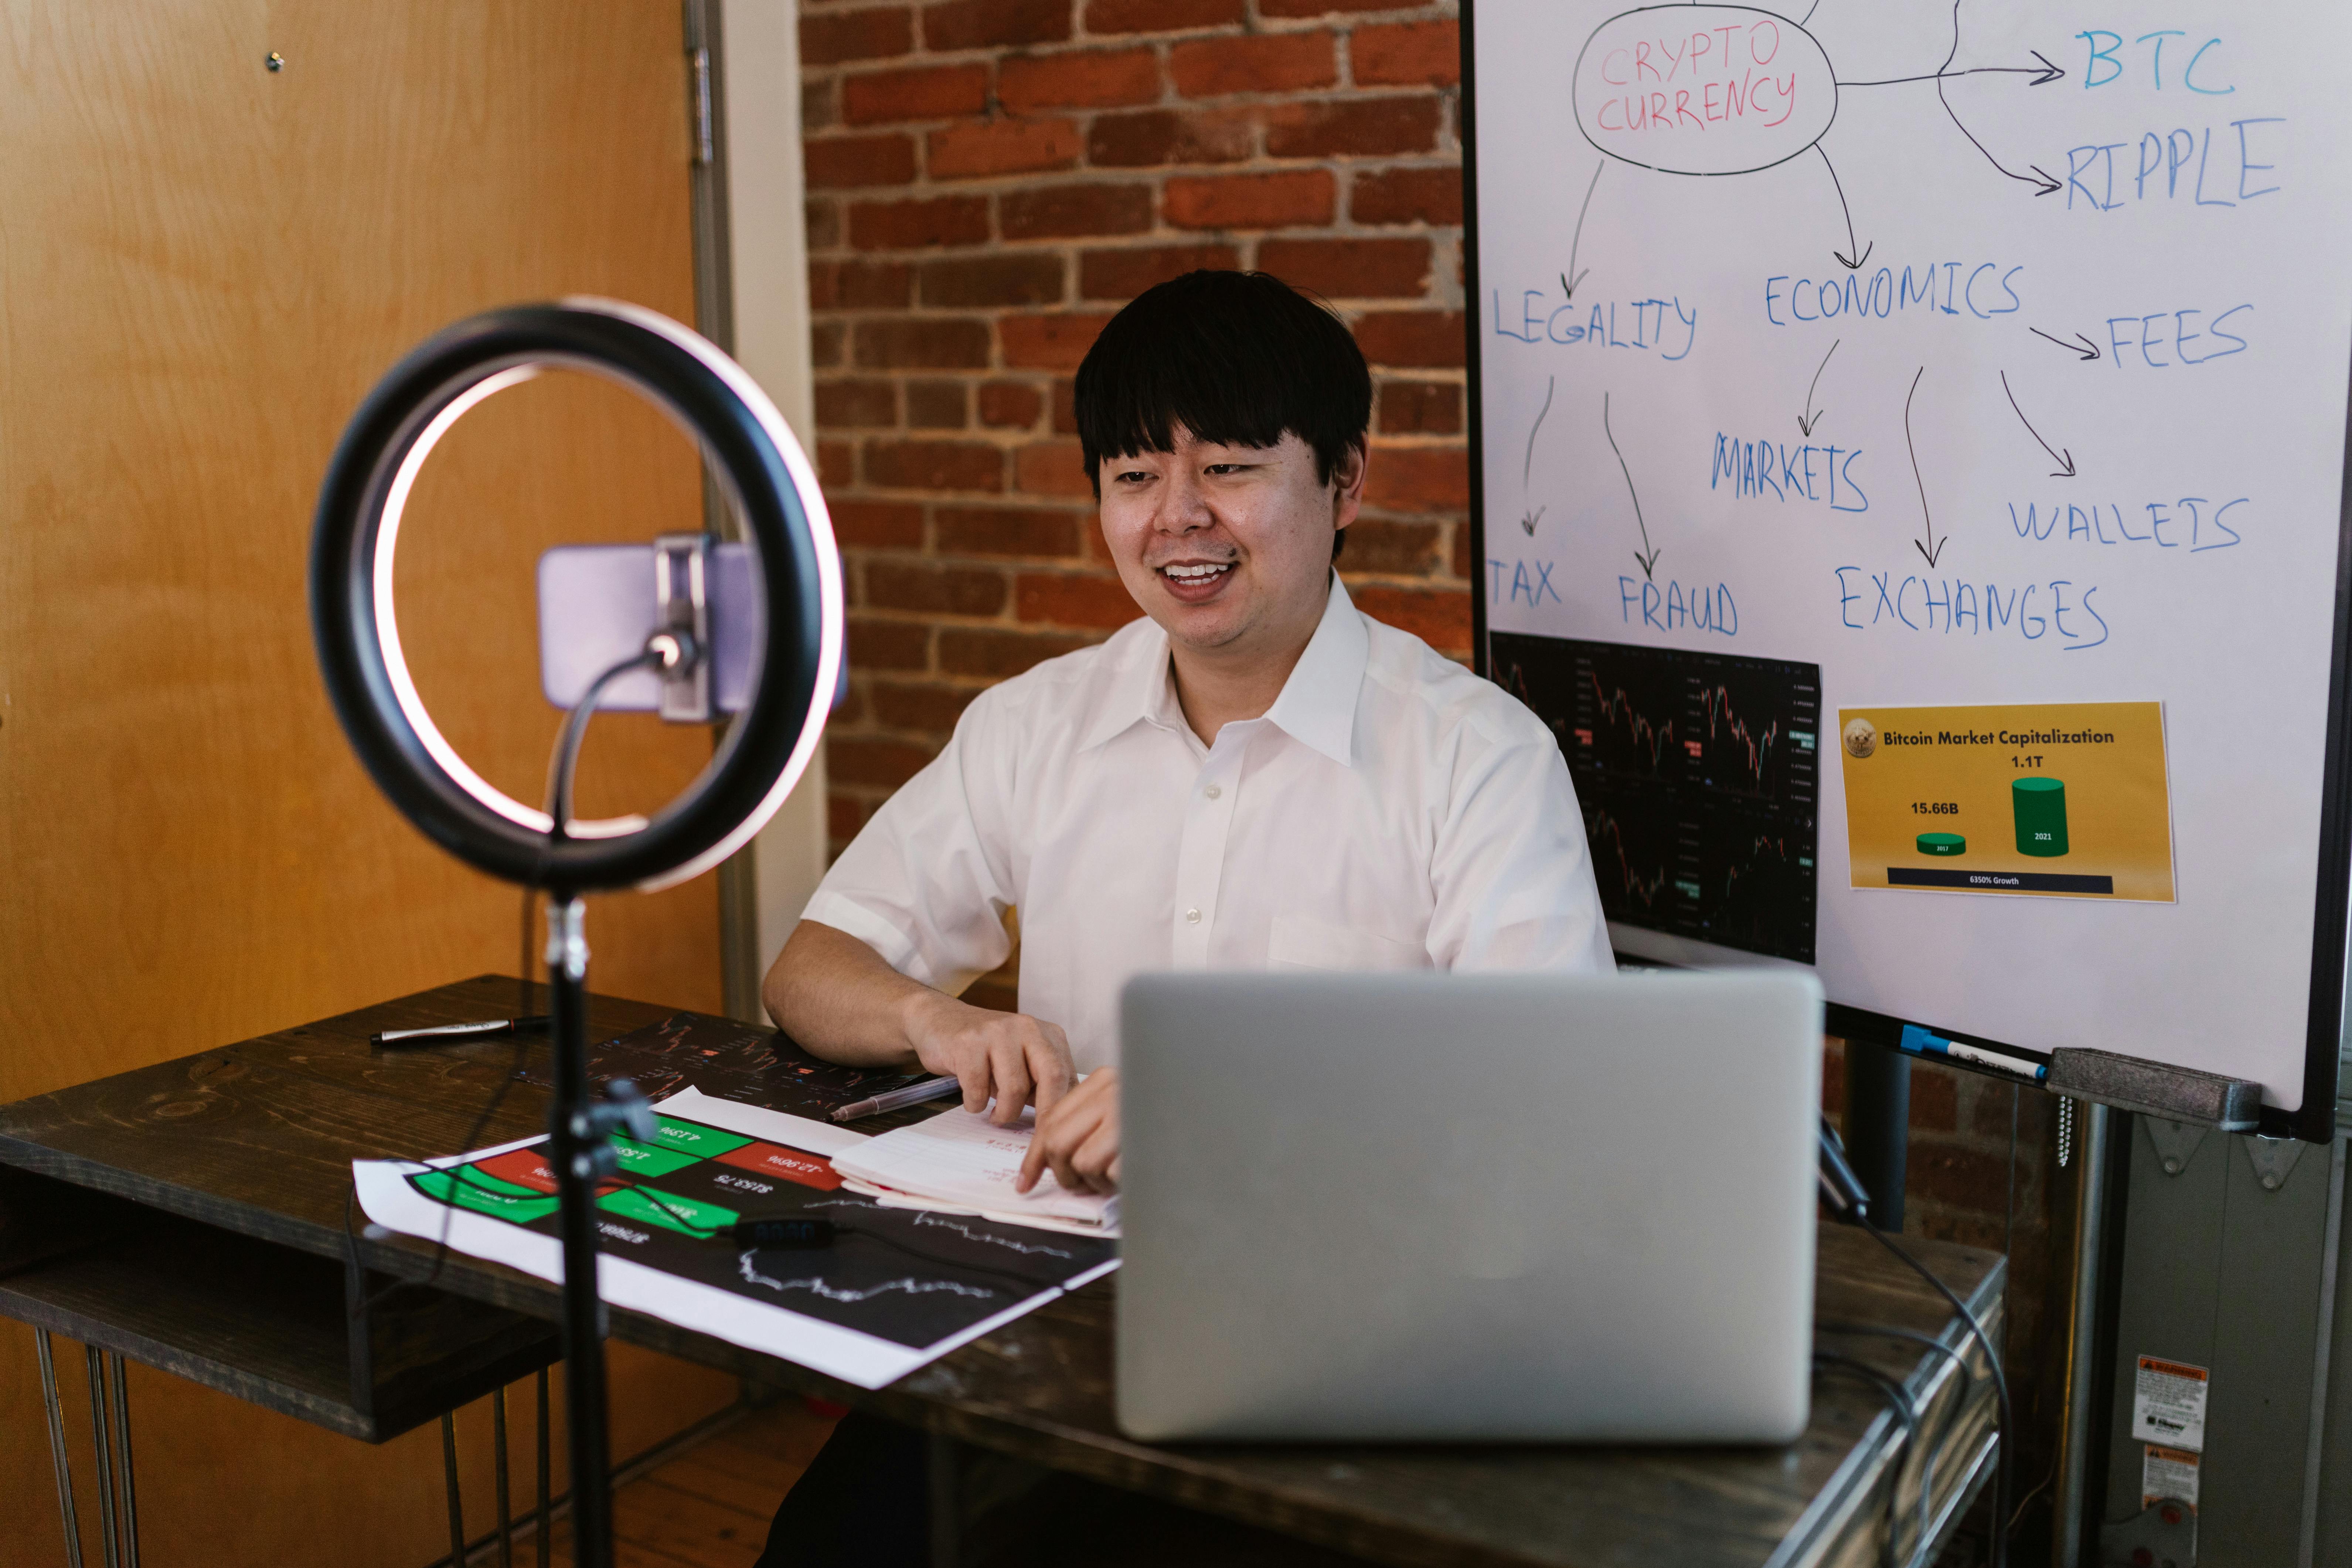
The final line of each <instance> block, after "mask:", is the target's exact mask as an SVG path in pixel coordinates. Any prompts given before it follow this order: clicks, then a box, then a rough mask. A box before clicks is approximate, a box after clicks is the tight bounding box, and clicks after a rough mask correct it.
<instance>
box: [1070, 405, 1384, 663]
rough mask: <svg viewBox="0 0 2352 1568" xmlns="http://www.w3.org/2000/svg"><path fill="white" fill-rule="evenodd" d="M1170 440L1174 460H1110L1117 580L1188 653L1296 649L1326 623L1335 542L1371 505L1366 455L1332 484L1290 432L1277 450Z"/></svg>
mask: <svg viewBox="0 0 2352 1568" xmlns="http://www.w3.org/2000/svg"><path fill="white" fill-rule="evenodd" d="M1172 434H1173V438H1174V442H1175V448H1176V449H1175V450H1174V451H1172V452H1145V453H1141V454H1139V455H1138V456H1135V457H1131V458H1118V457H1109V458H1104V459H1103V460H1102V468H1101V475H1100V477H1101V480H1102V529H1103V540H1104V542H1106V543H1107V544H1108V546H1109V547H1110V553H1111V560H1112V561H1113V562H1114V563H1117V564H1118V574H1119V579H1120V581H1122V582H1124V583H1125V584H1127V591H1128V592H1129V594H1131V595H1134V596H1135V602H1136V603H1137V604H1139V605H1142V606H1143V611H1144V613H1145V614H1146V615H1148V616H1150V617H1151V618H1152V619H1153V620H1155V621H1157V622H1159V623H1160V628H1161V629H1162V630H1164V631H1165V632H1167V634H1168V636H1169V639H1170V640H1171V642H1174V643H1175V644H1177V645H1178V646H1179V647H1183V648H1186V649H1189V650H1191V651H1192V652H1194V653H1198V654H1203V655H1211V656H1222V657H1225V658H1249V657H1252V656H1254V655H1255V654H1258V653H1261V652H1263V653H1265V654H1269V655H1272V654H1277V653H1281V652H1284V651H1290V652H1295V651H1296V648H1297V646H1298V645H1299V644H1300V643H1301V642H1303V639H1304V638H1305V637H1309V636H1312V635H1313V632H1314V627H1315V625H1316V623H1317V622H1318V620H1320V618H1321V617H1322V614H1323V605H1324V602H1325V600H1326V598H1327V597H1328V584H1329V582H1330V572H1331V542H1332V537H1333V535H1334V533H1335V532H1336V531H1338V530H1339V529H1342V528H1345V527H1347V526H1348V525H1349V523H1351V522H1353V521H1355V520H1356V513H1357V510H1358V509H1359V508H1360V505H1361V504H1362V500H1363V478H1364V474H1363V469H1364V465H1363V458H1362V456H1361V454H1360V453H1357V452H1350V453H1349V456H1348V458H1347V460H1346V461H1345V462H1344V463H1343V464H1342V465H1341V466H1340V468H1339V471H1338V472H1337V473H1335V474H1334V475H1333V476H1332V478H1331V479H1330V480H1328V481H1325V480H1323V479H1318V478H1317V476H1316V472H1315V449H1314V448H1313V447H1309V446H1308V445H1307V443H1306V442H1305V441H1303V440H1301V439H1299V437H1297V436H1296V435H1292V434H1289V433H1287V432H1286V433H1285V434H1284V436H1283V437H1282V439H1281V441H1280V442H1279V443H1278V444H1276V445H1275V446H1272V447H1221V446H1213V445H1209V444H1207V443H1204V442H1202V441H1198V440H1195V439H1194V438H1193V437H1192V432H1191V431H1189V430H1186V429H1184V428H1183V427H1182V426H1178V427H1177V428H1176V429H1175V430H1174V432H1173V433H1172ZM1301 626H1304V628H1305V629H1304V630H1303V631H1302V630H1300V627H1301Z"/></svg>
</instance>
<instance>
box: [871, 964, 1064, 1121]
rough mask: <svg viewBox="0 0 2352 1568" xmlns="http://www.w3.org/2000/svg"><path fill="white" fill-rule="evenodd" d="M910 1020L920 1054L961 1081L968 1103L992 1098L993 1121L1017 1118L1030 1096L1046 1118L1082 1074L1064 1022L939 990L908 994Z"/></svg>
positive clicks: (976, 1106)
mask: <svg viewBox="0 0 2352 1568" xmlns="http://www.w3.org/2000/svg"><path fill="white" fill-rule="evenodd" d="M906 1024H907V1038H908V1042H909V1043H911V1044H912V1045H913V1046H914V1047H915V1056H916V1059H918V1060H919V1061H920V1062H921V1063H922V1064H923V1066H924V1068H927V1069H928V1070H929V1071H931V1072H935V1073H938V1074H940V1075H941V1076H942V1077H952V1078H953V1079H955V1080H956V1081H957V1082H959V1083H961V1085H963V1108H964V1109H965V1110H973V1111H977V1110H982V1109H984V1108H985V1107H986V1106H987V1104H988V1102H989V1101H990V1100H995V1101H996V1110H994V1111H993V1112H992V1114H991V1117H990V1120H992V1121H994V1122H996V1123H997V1125H999V1126H1009V1125H1010V1124H1012V1123H1013V1122H1014V1121H1019V1120H1020V1119H1021V1111H1022V1108H1023V1107H1024V1106H1026V1105H1030V1104H1032V1103H1034V1105H1035V1106H1036V1107H1037V1114H1038V1115H1039V1116H1040V1117H1043V1116H1044V1115H1045V1112H1046V1111H1048V1110H1052V1109H1053V1108H1054V1102H1055V1100H1059V1099H1061V1098H1062V1096H1063V1095H1065V1094H1067V1093H1068V1092H1069V1090H1070V1086H1071V1084H1073V1083H1075V1082H1076V1080H1077V1073H1076V1069H1075V1068H1073V1067H1072V1066H1071V1063H1070V1039H1069V1037H1068V1036H1067V1035H1066V1034H1064V1033H1063V1032H1062V1026H1060V1025H1059V1024H1048V1023H1045V1022H1044V1021H1043V1020H1041V1019H1037V1018H1032V1017H1030V1016H1028V1015H1026V1014H1024V1013H999V1012H995V1011H992V1009H990V1008H986V1007H975V1006H973V1005H971V1004H970V1003H968V1002H959V1001H957V1000H956V999H955V998H954V997H952V996H945V995H941V994H940V993H938V992H936V991H932V992H928V993H926V994H921V995H917V996H913V997H910V998H909V999H908V1012H907V1020H906Z"/></svg>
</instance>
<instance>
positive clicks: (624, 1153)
mask: <svg viewBox="0 0 2352 1568" xmlns="http://www.w3.org/2000/svg"><path fill="white" fill-rule="evenodd" d="M613 1152H614V1153H615V1154H617V1155H618V1156H620V1160H621V1169H622V1170H624V1171H626V1172H627V1173H629V1174H630V1175H632V1176H667V1175H668V1174H669V1173H671V1172H672V1171H675V1170H677V1168H678V1167H679V1166H680V1165H691V1164H693V1163H694V1158H695V1157H694V1156H693V1155H691V1154H681V1153H679V1152H677V1151H676V1150H674V1149H656V1148H655V1147H654V1146H653V1145H652V1144H650V1143H640V1142H637V1141H636V1140H635V1139H634V1138H624V1137H622V1136H620V1135H619V1134H618V1133H615V1134H614V1137H613Z"/></svg>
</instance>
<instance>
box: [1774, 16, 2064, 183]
mask: <svg viewBox="0 0 2352 1568" xmlns="http://www.w3.org/2000/svg"><path fill="white" fill-rule="evenodd" d="M1959 54H1960V0H1952V52H1951V53H1950V54H1948V55H1946V56H1945V57H1944V63H1943V66H1942V67H1941V68H1939V69H1938V70H1937V72H1936V101H1937V102H1938V103H1940V104H1942V105H1943V106H1944V112H1945V113H1946V114H1948V115H1950V116H1951V117H1952V123H1953V124H1955V125H1958V126H1959V127H1960V134H1961V135H1963V136H1965V137H1967V138H1968V139H1969V145H1970V146H1971V147H1974V148H1975V149H1976V150H1977V151H1978V152H1979V153H1983V154H1984V156H1985V162H1986V163H1990V164H1991V165H1992V166H1993V167H1994V168H1996V169H1999V170H2000V172H2001V173H2002V174H2006V175H2008V176H2009V177H2010V178H2011V179H2012V180H2016V181H2018V182H2019V183H2021V184H2028V185H2032V187H2033V194H2034V195H2037V196H2046V195H2049V194H2050V193H2051V192H2053V191H2054V190H2056V189H2057V188H2058V187H2059V186H2060V185H2062V184H2065V182H2064V181H2063V180H2058V179H2053V178H2052V177H2051V175H2050V174H2048V173H2047V172H2045V171H2044V170H2042V168H2040V167H2039V166H2037V165H2035V164H2032V163H2028V164H2027V165H2026V167H2027V168H2029V169H2032V171H2033V173H2032V174H2019V173H2017V171H2015V170H2014V169H2011V168H2009V167H2008V166H2007V165H2005V164H2003V163H2001V161H2000V159H1998V158H1996V157H1994V156H1993V155H1992V153H1991V150H1990V149H1989V148H1988V147H1986V146H1985V144H1984V143H1983V142H1979V141H1978V140H1977V135H1976V132H1973V131H1971V130H1969V128H1968V127H1967V126H1966V125H1961V124H1960V117H1959V114H1958V111H1957V110H1954V109H1953V108H1952V100H1950V99H1948V98H1946V97H1945V96H1944V73H1945V72H1946V71H1949V70H1951V68H1952V62H1953V61H1954V60H1956V59H1958V58H1959ZM2033 58H2035V59H2037V60H2041V61H2042V64H2043V65H2044V66H2046V67H2048V68H2050V69H2052V70H2057V67H2056V66H2053V65H2051V64H2050V62H2049V61H2048V60H2047V59H2044V58H2042V54H2041V52H2040V51H2039V50H2037V51H2035V53H2034V56H2033ZM2018 69H2020V70H2022V69H2024V68H2023V67H2022V66H2021V67H2018ZM1953 74H1954V75H1959V74H1963V73H1959V72H1954V73H1953ZM2061 74H2062V75H2063V72H2062V73H2061ZM2049 80H2054V78H2051V77H2043V78H2041V79H2040V80H2038V81H2037V82H2036V83H2035V84H2034V85H2036V86H2039V85H2040V82H2041V81H2049ZM1816 145H1818V143H1816Z"/></svg>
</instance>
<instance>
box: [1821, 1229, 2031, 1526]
mask: <svg viewBox="0 0 2352 1568" xmlns="http://www.w3.org/2000/svg"><path fill="white" fill-rule="evenodd" d="M1855 1218H1856V1219H1858V1220H1859V1221H1861V1224H1862V1227H1863V1229H1864V1230H1866V1231H1868V1232H1870V1234H1871V1235H1872V1236H1874V1237H1876V1238H1877V1240H1878V1244H1879V1245H1880V1246H1881V1247H1885V1248H1886V1250H1887V1251H1889V1252H1891V1253H1893V1254H1895V1257H1896V1258H1901V1259H1902V1260H1903V1263H1904V1265H1905V1266H1906V1268H1909V1269H1910V1270H1911V1271H1912V1272H1913V1273H1915V1274H1916V1275H1918V1276H1919V1278H1920V1279H1925V1280H1926V1281H1927V1283H1928V1284H1929V1285H1930V1286H1931V1287H1933V1288H1934V1289H1935V1291H1936V1293H1937V1295H1939V1296H1941V1297H1942V1298H1943V1299H1944V1300H1946V1301H1948V1302H1949V1303H1950V1304H1951V1308H1952V1310H1954V1311H1956V1312H1958V1314H1959V1315H1960V1321H1963V1322H1965V1323H1967V1324H1968V1326H1969V1332H1970V1333H1972V1334H1974V1335H1975V1336H1976V1338H1977V1342H1978V1343H1979V1344H1980V1345H1982V1346H1984V1352H1985V1362H1986V1364H1987V1365H1989V1366H1990V1368H1991V1370H1992V1391H1993V1396H1994V1397H1995V1398H1996V1399H1998V1400H1999V1401H2000V1454H1999V1455H1998V1456H1997V1457H1996V1458H1995V1459H1994V1463H1993V1479H1992V1491H1993V1499H1992V1517H1993V1520H1994V1521H1995V1526H1994V1530H1993V1536H1992V1568H2008V1563H2009V1496H2010V1470H2011V1459H2012V1458H2013V1454H2012V1449H2013V1448H2014V1447H2015V1438H2016V1436H2017V1426H2016V1424H2015V1422H2014V1420H2013V1419H2012V1416H2011V1405H2010V1400H2009V1374H2008V1373H2005V1372H2003V1371H2002V1370H2001V1365H2000V1347H1999V1346H1997V1345H1995V1344H1994V1343H1993V1342H1992V1336H1991V1335H1990V1334H1988V1333H1986V1332H1985V1327H1984V1324H1983V1323H1981V1322H1979V1321H1978V1319H1977V1315H1976V1314H1975V1313H1974V1312H1972V1311H1970V1310H1969V1304H1968V1303H1967V1302H1965V1301H1963V1300H1960V1298H1959V1296H1958V1293H1957V1292H1956V1291H1954V1290H1953V1289H1952V1288H1951V1287H1950V1286H1949V1285H1947V1284H1945V1283H1944V1282H1943V1281H1942V1280H1941V1279H1937V1277H1936V1274H1935V1271H1934V1270H1933V1269H1931V1268H1928V1267H1927V1265H1926V1264H1924V1263H1922V1262H1920V1261H1919V1260H1918V1259H1917V1258H1914V1257H1912V1256H1911V1254H1910V1252H1909V1251H1908V1250H1907V1249H1906V1248H1905V1247H1904V1246H1903V1244H1902V1243H1901V1242H1898V1241H1896V1240H1895V1238H1894V1237H1891V1236H1889V1235H1887V1234H1886V1233H1885V1231H1883V1230H1881V1229H1879V1228H1878V1222H1877V1221H1876V1220H1874V1219H1872V1218H1871V1217H1870V1215H1869V1214H1868V1213H1867V1212H1865V1211H1861V1210H1857V1211H1856V1212H1855Z"/></svg>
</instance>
